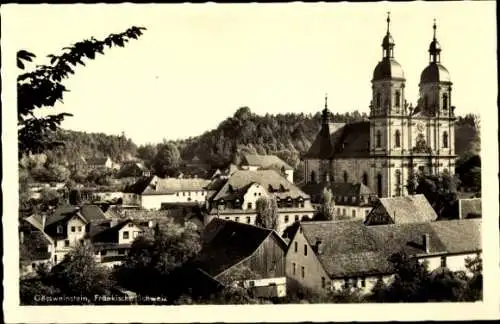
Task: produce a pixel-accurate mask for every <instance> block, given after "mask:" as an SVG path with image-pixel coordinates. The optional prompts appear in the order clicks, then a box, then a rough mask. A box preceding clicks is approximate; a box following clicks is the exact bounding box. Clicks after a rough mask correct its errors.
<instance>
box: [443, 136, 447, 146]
mask: <svg viewBox="0 0 500 324" xmlns="http://www.w3.org/2000/svg"><path fill="white" fill-rule="evenodd" d="M443 147H444V148H448V132H444V133H443Z"/></svg>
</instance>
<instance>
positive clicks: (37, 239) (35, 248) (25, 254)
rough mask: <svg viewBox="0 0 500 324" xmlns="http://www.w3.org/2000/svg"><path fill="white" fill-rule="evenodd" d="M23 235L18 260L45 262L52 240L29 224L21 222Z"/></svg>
mask: <svg viewBox="0 0 500 324" xmlns="http://www.w3.org/2000/svg"><path fill="white" fill-rule="evenodd" d="M20 227H21V232H22V234H20V235H23V239H22V242H20V245H19V258H20V260H21V261H37V260H47V259H49V258H50V253H49V252H48V247H49V245H52V244H53V243H52V240H51V239H50V237H49V236H48V235H46V234H45V233H44V232H43V231H41V230H40V229H39V228H38V227H36V226H34V225H33V224H31V222H29V221H26V220H22V221H21V223H20Z"/></svg>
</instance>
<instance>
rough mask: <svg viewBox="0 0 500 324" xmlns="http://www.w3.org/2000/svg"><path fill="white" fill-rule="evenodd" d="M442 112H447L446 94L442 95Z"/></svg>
mask: <svg viewBox="0 0 500 324" xmlns="http://www.w3.org/2000/svg"><path fill="white" fill-rule="evenodd" d="M443 110H448V94H447V93H445V94H443Z"/></svg>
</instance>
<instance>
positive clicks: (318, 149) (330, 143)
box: [304, 121, 370, 159]
mask: <svg viewBox="0 0 500 324" xmlns="http://www.w3.org/2000/svg"><path fill="white" fill-rule="evenodd" d="M369 144H370V122H369V121H360V122H353V123H348V124H344V123H329V124H323V125H322V128H321V130H320V132H319V133H318V135H317V136H316V139H315V140H314V142H313V144H312V145H311V147H310V149H309V151H308V152H307V153H306V154H305V155H304V157H305V158H310V159H330V158H335V157H367V156H369V153H370V146H369Z"/></svg>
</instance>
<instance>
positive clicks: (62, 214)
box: [45, 205, 88, 227]
mask: <svg viewBox="0 0 500 324" xmlns="http://www.w3.org/2000/svg"><path fill="white" fill-rule="evenodd" d="M73 216H77V217H79V218H80V219H81V220H82V221H83V222H85V223H88V220H87V219H86V218H84V217H83V215H82V214H81V212H80V207H78V206H72V205H65V206H61V207H58V208H57V209H55V210H54V212H53V213H52V214H50V215H49V216H48V217H47V220H46V222H45V227H48V226H51V225H53V224H55V223H59V222H61V221H66V220H68V219H70V218H72V217H73Z"/></svg>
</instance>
